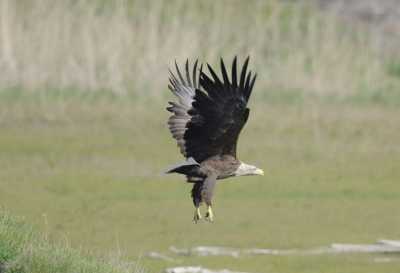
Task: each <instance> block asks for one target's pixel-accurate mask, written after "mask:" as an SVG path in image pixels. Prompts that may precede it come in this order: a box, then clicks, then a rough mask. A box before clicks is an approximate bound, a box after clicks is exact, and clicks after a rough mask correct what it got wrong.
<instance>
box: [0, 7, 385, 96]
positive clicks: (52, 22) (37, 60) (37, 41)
mask: <svg viewBox="0 0 400 273" xmlns="http://www.w3.org/2000/svg"><path fill="white" fill-rule="evenodd" d="M309 3H310V2H309ZM0 16H1V19H0V70H1V71H2V73H1V74H0V89H4V88H9V87H19V88H22V89H24V90H38V89H47V88H49V87H51V88H59V89H70V88H73V89H78V90H83V91H97V90H111V91H112V92H114V93H116V94H128V93H129V94H134V95H143V94H146V95H150V96H157V97H158V96H159V94H160V93H161V92H160V90H162V89H163V88H165V87H166V78H167V65H170V64H171V63H172V62H173V60H174V59H177V60H178V61H179V62H183V61H184V59H185V58H186V57H190V58H196V57H200V59H201V60H209V61H211V62H217V61H218V58H219V57H220V56H224V57H227V58H231V57H232V56H233V55H235V54H238V55H239V56H241V57H242V58H243V57H244V56H246V55H248V54H250V55H251V56H252V57H253V67H255V68H256V70H257V72H258V73H259V75H261V76H260V77H259V83H258V84H261V86H263V87H264V88H268V89H271V90H282V89H284V90H301V91H304V92H305V93H310V94H319V95H329V96H330V95H339V96H348V95H353V94H356V93H357V92H359V91H365V90H367V91H371V90H372V91H377V90H382V89H383V86H382V85H383V83H386V82H387V81H386V77H387V76H386V75H385V69H384V61H383V60H382V58H380V57H379V55H378V54H377V53H376V52H375V50H374V49H373V46H372V44H373V43H372V41H371V37H370V34H369V33H367V32H365V31H360V30H358V29H349V28H347V27H345V26H343V25H341V24H340V23H339V22H338V21H337V20H336V19H335V18H334V17H333V16H330V15H328V14H321V13H319V12H317V11H316V10H315V8H314V7H313V6H311V5H304V4H293V3H284V2H281V1H257V0H251V1H246V2H243V1H238V0H233V1H228V0H224V1H217V2H215V1H211V0H205V1H190V2H188V1H184V0H172V1H140V0H116V1H112V2H111V1H94V0H78V1H72V0H68V1H52V0H35V1H27V0H0Z"/></svg>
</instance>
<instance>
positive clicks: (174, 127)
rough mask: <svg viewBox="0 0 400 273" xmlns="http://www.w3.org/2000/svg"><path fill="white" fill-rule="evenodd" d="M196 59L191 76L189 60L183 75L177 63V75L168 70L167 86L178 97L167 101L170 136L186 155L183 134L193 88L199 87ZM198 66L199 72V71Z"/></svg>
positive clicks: (188, 117) (193, 94)
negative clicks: (169, 113)
mask: <svg viewBox="0 0 400 273" xmlns="http://www.w3.org/2000/svg"><path fill="white" fill-rule="evenodd" d="M197 63H198V62H197V60H196V62H195V63H194V66H193V71H192V76H191V75H190V71H189V61H188V60H187V61H186V64H185V72H186V73H185V76H186V79H185V78H184V77H183V76H182V74H181V72H180V70H179V68H178V65H177V64H176V62H175V68H176V73H177V75H178V77H176V76H175V75H174V73H173V72H172V71H171V70H170V78H169V82H170V84H169V85H168V88H169V89H170V90H171V91H172V93H173V94H174V95H175V96H177V97H178V102H169V104H170V106H169V107H167V110H168V111H169V112H172V113H173V115H172V116H171V117H170V118H169V120H168V127H169V130H170V131H171V134H172V136H173V137H174V138H175V139H176V141H177V143H178V146H179V148H180V151H181V153H182V154H183V155H184V156H185V157H188V156H187V153H186V146H185V139H184V134H185V131H186V130H187V124H188V122H189V121H190V119H191V116H190V115H189V114H188V111H189V109H190V108H192V102H193V98H194V96H195V90H196V89H198V88H199V73H198V70H197ZM201 68H202V66H200V73H201Z"/></svg>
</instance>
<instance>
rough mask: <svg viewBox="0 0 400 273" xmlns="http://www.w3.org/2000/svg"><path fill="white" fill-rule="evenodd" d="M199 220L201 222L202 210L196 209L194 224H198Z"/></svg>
mask: <svg viewBox="0 0 400 273" xmlns="http://www.w3.org/2000/svg"><path fill="white" fill-rule="evenodd" d="M199 220H201V213H200V208H196V210H195V211H194V217H193V222H194V223H195V224H196V223H197V222H198V221H199Z"/></svg>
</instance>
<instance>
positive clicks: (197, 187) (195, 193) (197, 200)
mask: <svg viewBox="0 0 400 273" xmlns="http://www.w3.org/2000/svg"><path fill="white" fill-rule="evenodd" d="M202 187H203V182H197V183H195V184H194V185H193V189H192V199H193V204H194V207H195V211H194V216H193V222H194V223H195V224H197V222H198V221H200V220H201V218H202V217H201V213H200V204H201V188H202Z"/></svg>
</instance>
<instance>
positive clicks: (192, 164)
mask: <svg viewBox="0 0 400 273" xmlns="http://www.w3.org/2000/svg"><path fill="white" fill-rule="evenodd" d="M199 167H200V164H199V163H197V161H196V160H194V159H193V158H192V157H189V158H188V159H187V160H186V161H184V162H181V163H178V164H176V165H174V166H172V167H170V168H168V169H167V170H166V171H165V173H166V174H168V173H180V174H185V175H190V174H193V173H195V172H197V170H198V168H199Z"/></svg>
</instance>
